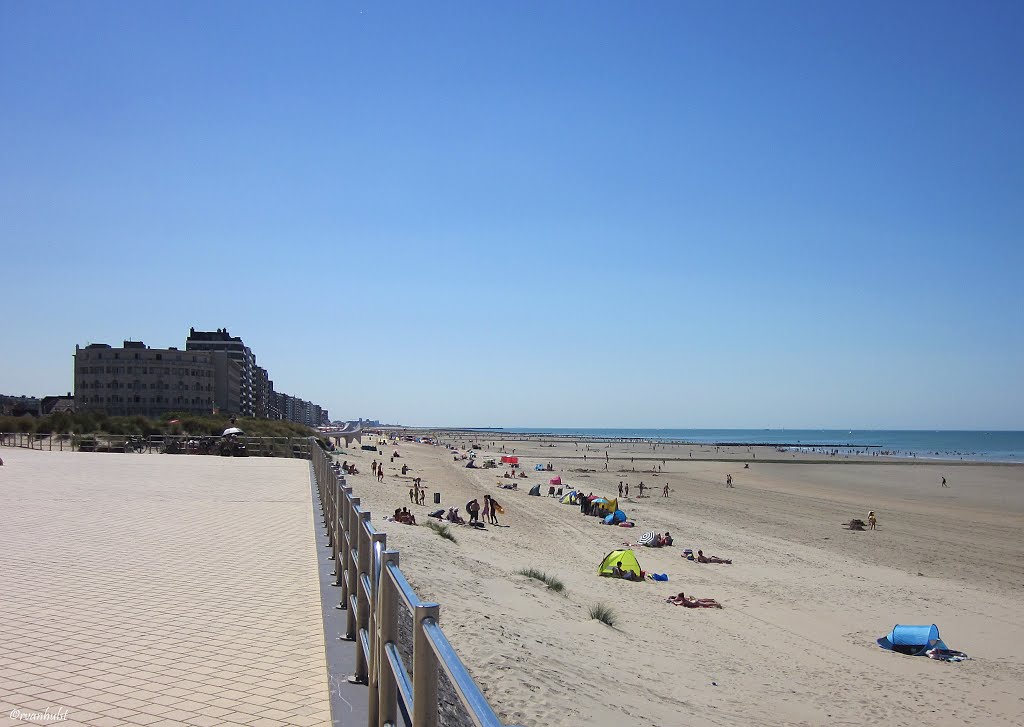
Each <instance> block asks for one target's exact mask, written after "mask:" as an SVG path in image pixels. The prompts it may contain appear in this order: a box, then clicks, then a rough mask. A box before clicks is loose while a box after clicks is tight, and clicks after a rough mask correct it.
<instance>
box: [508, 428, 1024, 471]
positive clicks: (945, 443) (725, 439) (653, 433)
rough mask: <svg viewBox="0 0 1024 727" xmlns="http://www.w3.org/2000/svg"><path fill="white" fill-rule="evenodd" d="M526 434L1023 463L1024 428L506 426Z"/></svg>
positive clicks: (509, 430) (510, 430) (512, 430)
mask: <svg viewBox="0 0 1024 727" xmlns="http://www.w3.org/2000/svg"><path fill="white" fill-rule="evenodd" d="M502 431H505V432H516V433H521V434H554V435H557V436H561V437H573V436H576V437H598V438H615V439H643V440H653V441H663V442H687V443H693V444H725V443H729V444H766V445H770V446H776V447H782V448H787V449H797V450H810V451H820V450H822V449H824V450H829V451H831V450H833V449H836V450H839V453H840V454H848V453H853V452H856V453H863V454H868V455H872V454H878V455H880V456H900V457H917V458H925V459H964V460H978V461H988V462H1021V463H1024V432H1015V431H991V432H983V431H946V430H942V431H926V430H885V429H852V430H847V429H587V428H580V429H574V428H568V427H566V428H553V429H538V428H530V427H523V428H505V429H504V430H502Z"/></svg>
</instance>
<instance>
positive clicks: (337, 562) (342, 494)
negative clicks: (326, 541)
mask: <svg viewBox="0 0 1024 727" xmlns="http://www.w3.org/2000/svg"><path fill="white" fill-rule="evenodd" d="M351 494H352V488H351V487H347V486H346V485H345V479H344V478H342V479H341V480H340V481H339V482H338V495H337V502H338V507H339V508H340V509H339V511H338V522H337V523H335V527H336V528H337V530H338V539H337V541H336V542H335V544H334V547H335V553H334V585H336V586H341V585H344V578H345V550H346V545H345V543H346V542H348V535H347V530H346V529H345V511H346V510H347V509H348V501H349V495H351ZM342 599H343V600H344V591H343V592H342Z"/></svg>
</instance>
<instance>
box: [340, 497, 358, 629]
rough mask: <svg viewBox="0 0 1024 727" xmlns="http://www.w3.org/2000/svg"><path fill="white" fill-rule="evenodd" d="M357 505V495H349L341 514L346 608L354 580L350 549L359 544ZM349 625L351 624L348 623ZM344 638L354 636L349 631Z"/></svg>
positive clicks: (353, 564)
mask: <svg viewBox="0 0 1024 727" xmlns="http://www.w3.org/2000/svg"><path fill="white" fill-rule="evenodd" d="M358 507H359V498H358V497H349V498H348V502H346V503H345V506H344V510H343V511H342V516H341V530H342V537H341V545H342V549H343V550H344V552H343V553H342V555H341V559H342V563H343V568H342V575H341V607H342V608H345V609H347V608H348V595H349V593H350V589H351V588H352V584H353V583H354V582H355V571H356V567H355V561H354V560H353V558H352V551H353V550H354V549H355V548H356V546H357V545H358V544H359V540H358V534H357V533H356V531H355V520H356V508H358ZM350 627H351V624H350ZM346 638H349V639H351V638H354V637H353V636H352V633H351V632H349V633H348V635H347V637H346Z"/></svg>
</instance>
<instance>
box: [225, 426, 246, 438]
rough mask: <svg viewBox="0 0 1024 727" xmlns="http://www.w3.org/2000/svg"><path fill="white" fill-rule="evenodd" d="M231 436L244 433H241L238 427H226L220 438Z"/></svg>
mask: <svg viewBox="0 0 1024 727" xmlns="http://www.w3.org/2000/svg"><path fill="white" fill-rule="evenodd" d="M231 434H245V432H243V431H242V430H241V429H239V428H238V427H228V428H227V429H225V430H224V433H223V434H222V435H221V436H222V437H227V436H229V435H231Z"/></svg>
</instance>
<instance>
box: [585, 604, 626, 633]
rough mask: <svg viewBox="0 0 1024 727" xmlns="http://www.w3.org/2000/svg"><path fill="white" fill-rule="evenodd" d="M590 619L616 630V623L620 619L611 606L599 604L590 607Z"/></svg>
mask: <svg viewBox="0 0 1024 727" xmlns="http://www.w3.org/2000/svg"><path fill="white" fill-rule="evenodd" d="M590 618H593V619H597V620H598V621H600V622H601V623H603V624H607V625H609V626H611V627H612V628H615V623H616V621H618V619H619V617H618V616H617V615H616V614H615V611H613V610H612V607H611V606H607V605H605V604H603V603H598V604H596V605H594V606H591V607H590Z"/></svg>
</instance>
